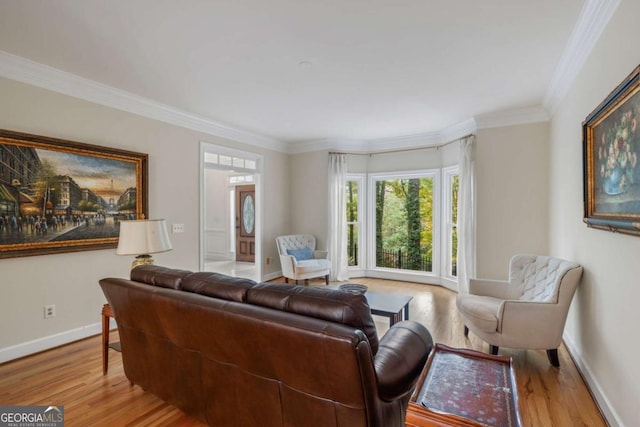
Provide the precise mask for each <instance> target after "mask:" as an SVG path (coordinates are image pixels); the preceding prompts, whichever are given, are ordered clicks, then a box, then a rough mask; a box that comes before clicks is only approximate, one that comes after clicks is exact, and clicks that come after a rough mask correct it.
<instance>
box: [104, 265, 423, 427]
mask: <svg viewBox="0 0 640 427" xmlns="http://www.w3.org/2000/svg"><path fill="white" fill-rule="evenodd" d="M100 286H101V287H102V290H103V292H104V294H105V296H106V298H107V300H108V302H109V304H110V306H111V309H112V310H113V313H114V316H115V319H116V321H117V324H118V331H119V334H120V342H121V345H122V358H123V364H124V370H125V374H126V376H127V378H128V379H129V380H130V381H131V382H132V383H133V384H137V385H139V386H140V387H142V388H143V389H145V390H147V391H150V392H152V393H154V394H155V395H157V396H158V397H160V398H161V399H163V400H165V401H167V402H169V403H171V404H173V405H175V406H177V407H178V408H180V409H182V410H183V411H184V412H186V413H188V414H191V415H193V416H194V417H197V418H198V419H200V420H202V421H204V422H207V423H209V424H210V425H215V426H238V427H246V426H322V427H325V426H348V427H354V426H381V427H383V426H384V427H393V426H404V419H405V413H406V409H407V405H408V401H409V398H410V395H411V393H412V391H413V389H414V387H415V384H416V381H417V379H418V376H419V375H420V372H421V370H422V368H423V366H424V364H425V362H426V360H427V356H428V355H429V353H430V351H431V348H432V344H433V343H432V338H431V335H430V334H429V332H428V331H427V329H426V328H425V327H424V326H422V325H421V324H419V323H417V322H413V321H404V322H400V323H397V324H395V325H394V326H393V327H391V328H390V329H389V331H388V332H387V333H386V334H385V335H384V336H383V337H382V338H381V339H380V340H378V336H377V333H376V328H375V324H374V322H373V320H372V318H371V312H370V309H369V306H368V305H367V302H366V299H365V298H364V296H363V295H355V294H350V293H346V292H342V291H337V290H330V289H326V288H310V287H302V286H292V285H287V284H275V283H259V284H257V283H255V282H253V281H251V280H248V279H240V278H233V277H229V276H224V275H221V274H217V273H191V272H188V271H184V270H175V269H168V268H163V267H158V266H140V267H137V268H135V269H134V270H132V271H131V280H127V279H117V278H107V279H102V280H100Z"/></svg>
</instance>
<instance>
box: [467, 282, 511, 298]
mask: <svg viewBox="0 0 640 427" xmlns="http://www.w3.org/2000/svg"><path fill="white" fill-rule="evenodd" d="M469 293H470V294H473V295H482V296H486V297H494V298H500V299H507V298H508V295H509V282H507V281H506V280H485V279H469Z"/></svg>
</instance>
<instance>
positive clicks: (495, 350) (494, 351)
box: [489, 344, 500, 356]
mask: <svg viewBox="0 0 640 427" xmlns="http://www.w3.org/2000/svg"><path fill="white" fill-rule="evenodd" d="M499 349H500V347H498V346H497V345H491V344H489V353H491V354H493V355H494V356H495V355H497V354H498V350H499Z"/></svg>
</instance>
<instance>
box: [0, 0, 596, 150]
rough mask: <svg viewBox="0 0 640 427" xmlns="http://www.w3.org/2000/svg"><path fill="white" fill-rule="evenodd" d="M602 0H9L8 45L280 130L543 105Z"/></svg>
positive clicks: (411, 125)
mask: <svg viewBox="0 0 640 427" xmlns="http://www.w3.org/2000/svg"><path fill="white" fill-rule="evenodd" d="M589 2H591V3H593V1H592V0H536V1H531V0H508V1H505V0H482V1H478V0H456V1H451V0H393V1H392V0H367V1H364V0H322V1H321V0H269V1H265V0H216V1H211V0H182V1H177V0H109V1H105V0H82V1H79V0H29V1H19V0H0V51H4V52H6V53H9V54H12V55H16V56H18V57H21V58H24V59H28V60H31V61H35V62H36V63H39V64H43V65H46V66H49V67H53V68H55V69H57V70H60V71H63V72H66V73H71V74H73V75H75V76H79V77H82V78H85V79H89V80H92V81H95V82H99V83H102V84H104V85H107V86H109V87H112V88H117V89H119V90H121V91H126V92H128V93H130V94H133V95H137V96H139V97H142V98H144V99H147V100H149V101H151V102H153V103H157V104H158V105H166V106H169V107H172V108H173V109H175V110H177V111H181V112H185V113H188V114H191V115H194V116H197V117H199V118H201V119H202V120H205V121H210V122H212V123H215V124H220V125H221V126H224V127H226V128H230V129H238V130H241V131H242V132H247V133H250V134H254V135H259V136H263V137H265V138H270V139H273V140H276V141H280V142H284V143H293V142H298V143H299V142H304V141H315V140H323V139H343V140H380V139H388V138H394V137H400V136H407V135H418V134H428V133H433V132H440V131H442V130H443V129H445V128H448V127H451V126H455V125H457V124H459V123H462V122H464V121H465V120H469V119H472V118H474V117H478V116H480V115H486V114H490V113H495V112H500V111H509V110H518V109H523V108H524V109H526V108H531V107H541V106H542V105H544V100H545V96H546V97H548V96H549V90H550V87H551V85H552V81H553V79H554V76H556V75H557V73H558V71H557V70H558V65H559V64H560V63H561V59H563V55H564V56H566V54H567V53H566V48H567V46H568V42H569V41H570V37H571V36H572V31H573V30H574V28H575V27H576V24H577V23H578V22H579V18H580V17H581V16H582V15H581V12H582V11H583V9H584V8H585V5H586V4H588V3H589Z"/></svg>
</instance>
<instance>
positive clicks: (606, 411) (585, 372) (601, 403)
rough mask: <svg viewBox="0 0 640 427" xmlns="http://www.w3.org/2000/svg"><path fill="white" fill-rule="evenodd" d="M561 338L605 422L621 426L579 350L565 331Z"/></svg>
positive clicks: (613, 426) (612, 426)
mask: <svg viewBox="0 0 640 427" xmlns="http://www.w3.org/2000/svg"><path fill="white" fill-rule="evenodd" d="M562 339H563V341H564V345H565V347H566V348H567V351H568V352H569V355H570V356H571V358H572V359H573V362H574V363H575V365H576V368H577V369H578V371H579V372H580V375H582V378H583V379H584V381H585V382H586V383H587V388H588V389H589V392H590V393H591V396H592V397H593V399H594V400H595V401H596V404H597V405H598V408H600V412H601V413H602V416H603V417H604V418H605V420H606V421H607V424H609V425H610V426H611V427H618V426H623V425H624V424H623V423H622V421H621V420H620V417H619V416H618V414H617V413H616V411H615V409H613V406H611V402H610V401H609V399H607V396H606V395H605V394H604V392H603V391H602V387H600V383H599V382H598V380H596V378H595V376H594V375H593V371H591V368H589V365H588V364H587V363H586V362H585V361H584V360H583V359H582V357H580V352H579V351H578V348H577V347H576V346H575V344H574V343H573V341H572V340H571V338H570V337H569V336H568V335H567V334H566V333H565V334H563V336H562Z"/></svg>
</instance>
